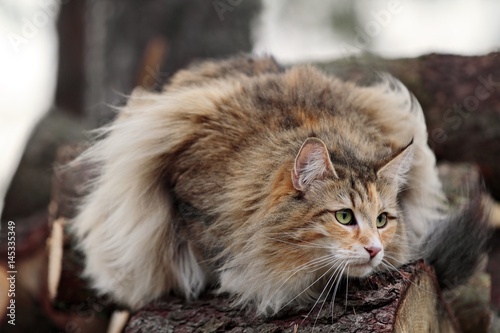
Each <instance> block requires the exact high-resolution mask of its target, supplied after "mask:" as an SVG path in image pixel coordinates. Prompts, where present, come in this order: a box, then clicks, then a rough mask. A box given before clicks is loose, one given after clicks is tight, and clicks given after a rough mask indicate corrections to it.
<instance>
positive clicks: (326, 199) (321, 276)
mask: <svg viewBox="0 0 500 333" xmlns="http://www.w3.org/2000/svg"><path fill="white" fill-rule="evenodd" d="M101 131H102V133H101V135H100V139H98V140H97V141H96V142H94V143H93V146H92V147H91V148H90V149H88V150H87V151H86V152H85V153H83V154H82V155H81V156H80V157H79V161H84V162H85V163H88V165H93V166H94V171H93V173H95V174H96V176H95V177H94V178H93V179H92V180H91V181H90V182H89V184H88V186H89V187H88V188H89V194H88V195H87V196H86V197H85V198H84V200H83V201H82V203H81V206H80V208H79V213H78V215H77V216H76V217H75V218H74V220H73V221H72V224H71V228H72V231H73V232H74V234H75V236H76V238H77V240H78V243H79V246H80V248H81V250H82V251H83V253H84V254H85V256H86V263H85V270H84V275H85V276H86V277H88V278H89V279H90V280H91V281H92V285H93V287H95V288H96V289H97V290H98V291H99V292H101V293H107V294H109V295H111V296H112V298H113V299H115V300H116V301H117V302H119V303H121V304H124V305H126V306H128V307H129V308H131V309H134V310H135V309H138V308H140V307H141V306H144V305H145V304H146V303H148V302H149V301H151V300H154V299H155V298H157V297H159V296H161V295H162V294H165V293H168V292H176V293H178V294H180V295H183V296H184V297H185V298H187V299H193V298H195V297H197V296H198V295H199V293H200V292H201V291H203V290H204V289H205V288H206V287H207V286H217V288H218V289H217V290H218V291H220V292H227V293H229V294H231V295H233V297H234V299H235V304H237V305H239V306H247V305H251V306H254V307H255V308H256V309H257V311H258V312H259V313H261V314H265V315H268V314H275V313H277V312H279V311H280V310H281V309H282V308H283V307H285V306H287V305H289V304H295V305H297V306H300V305H303V304H308V303H310V302H312V301H314V300H315V299H316V298H317V297H319V295H320V294H321V293H322V292H324V290H325V288H326V286H328V285H329V284H330V283H331V281H333V282H335V281H338V279H340V278H341V277H357V278H359V277H364V276H367V275H370V274H372V273H376V272H379V271H383V270H390V269H394V268H395V267H398V266H401V265H402V264H405V263H408V262H410V261H412V260H415V259H418V258H421V257H423V258H424V259H425V260H426V261H427V262H428V263H429V264H431V265H433V266H434V268H435V270H436V272H437V275H438V278H439V281H440V283H441V285H442V286H443V287H445V288H446V287H448V288H451V287H453V286H456V285H458V284H460V283H462V282H463V281H465V280H466V279H467V278H468V277H469V276H470V275H471V274H472V273H473V272H474V270H475V269H476V266H477V264H478V262H479V257H480V254H481V253H482V251H483V250H484V248H485V243H486V237H487V232H486V229H487V218H486V216H487V213H486V208H485V205H484V204H483V203H482V201H481V200H480V199H477V198H478V197H479V195H476V196H475V197H476V199H472V200H471V203H470V204H469V205H468V206H466V207H464V208H463V210H462V211H460V212H458V213H456V214H450V213H448V212H446V201H445V197H444V195H443V192H442V189H441V185H440V181H439V179H438V175H437V171H436V167H435V163H436V160H435V156H434V155H433V153H432V151H431V150H430V148H429V147H428V145H427V131H426V125H425V120H424V116H423V112H422V110H421V107H420V105H419V104H418V102H417V100H416V99H415V97H414V96H413V95H412V94H411V93H410V92H409V91H408V90H407V89H406V88H405V87H404V86H403V84H402V83H400V82H399V81H397V80H396V79H394V78H392V77H391V76H389V75H385V74H384V75H380V79H379V80H378V81H377V82H376V83H374V84H372V85H370V86H360V85H356V84H354V83H352V82H347V81H343V80H341V79H339V78H336V77H335V76H332V75H328V74H326V73H323V72H322V71H321V70H319V69H317V68H315V67H312V66H308V65H297V66H290V67H284V66H281V65H279V64H278V63H277V62H276V61H275V60H274V59H273V58H272V57H254V56H238V57H235V58H231V59H227V60H217V61H205V62H202V63H199V64H196V65H193V66H191V67H189V68H188V69H185V70H181V71H179V72H178V73H177V74H176V75H174V77H173V78H172V79H171V82H170V83H169V84H168V85H167V86H166V87H165V89H164V91H162V92H161V93H153V92H146V91H143V90H140V89H137V90H136V91H134V92H133V94H132V96H131V97H130V100H129V102H128V104H127V106H125V107H124V108H123V110H121V112H120V113H119V115H118V117H117V119H116V120H115V121H114V122H113V123H112V124H110V125H109V126H107V127H105V128H103V129H102V130H101ZM332 279H333V280H332Z"/></svg>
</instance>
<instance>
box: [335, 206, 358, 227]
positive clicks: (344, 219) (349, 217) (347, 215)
mask: <svg viewBox="0 0 500 333" xmlns="http://www.w3.org/2000/svg"><path fill="white" fill-rule="evenodd" d="M335 218H336V219H337V221H339V223H340V224H344V225H351V224H356V221H355V220H354V213H353V212H352V210H350V209H342V210H338V211H336V212H335Z"/></svg>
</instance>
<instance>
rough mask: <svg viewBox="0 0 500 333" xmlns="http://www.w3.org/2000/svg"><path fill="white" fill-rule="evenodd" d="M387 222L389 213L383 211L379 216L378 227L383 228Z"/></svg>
mask: <svg viewBox="0 0 500 333" xmlns="http://www.w3.org/2000/svg"><path fill="white" fill-rule="evenodd" d="M386 224H387V213H382V214H380V215H379V216H377V222H376V225H377V228H383V227H385V225H386Z"/></svg>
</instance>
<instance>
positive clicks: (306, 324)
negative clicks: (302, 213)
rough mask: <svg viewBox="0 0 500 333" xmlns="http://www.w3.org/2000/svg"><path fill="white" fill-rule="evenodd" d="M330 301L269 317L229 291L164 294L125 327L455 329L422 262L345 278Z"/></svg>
mask: <svg viewBox="0 0 500 333" xmlns="http://www.w3.org/2000/svg"><path fill="white" fill-rule="evenodd" d="M337 296H338V297H337V298H336V299H335V302H334V303H332V302H331V301H330V300H329V298H330V297H331V296H330V297H328V299H327V300H326V301H320V302H318V303H317V304H316V305H315V306H313V305H311V308H310V309H305V310H300V311H297V310H294V309H288V310H284V311H283V313H281V314H279V315H278V316H276V317H272V318H263V317H261V316H256V315H255V314H254V313H253V312H252V310H241V309H238V308H234V307H231V299H230V298H228V297H214V296H213V295H210V294H206V295H204V296H203V297H201V298H200V299H199V300H196V301H193V302H186V301H183V300H180V299H177V298H173V297H170V298H166V299H163V300H161V301H156V302H153V303H152V304H151V305H149V306H146V307H145V308H144V309H142V310H140V311H138V312H137V313H136V314H135V315H133V316H132V318H131V319H130V321H129V324H128V325H127V327H126V329H125V332H126V333H142V332H234V333H236V332H300V333H302V332H304V333H305V332H313V331H314V332H417V333H418V332H458V331H459V329H458V327H457V326H456V322H455V319H454V317H453V315H451V313H450V312H449V309H448V307H447V305H446V303H445V302H444V301H443V300H442V299H441V297H440V291H439V288H438V287H437V283H436V278H435V275H434V272H433V271H432V269H431V268H429V267H428V266H427V265H425V264H424V263H423V262H421V261H420V262H417V263H413V264H410V265H406V266H404V267H402V268H400V269H399V270H398V271H393V272H386V273H383V274H379V275H374V276H371V277H369V278H367V279H363V280H357V281H350V282H349V285H348V288H347V289H345V288H344V289H343V290H339V292H338V293H337Z"/></svg>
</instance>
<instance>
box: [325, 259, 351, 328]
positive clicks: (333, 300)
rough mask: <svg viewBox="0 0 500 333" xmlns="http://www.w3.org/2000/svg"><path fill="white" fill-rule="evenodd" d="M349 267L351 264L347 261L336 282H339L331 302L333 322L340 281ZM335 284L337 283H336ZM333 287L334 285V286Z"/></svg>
mask: <svg viewBox="0 0 500 333" xmlns="http://www.w3.org/2000/svg"><path fill="white" fill-rule="evenodd" d="M348 266H349V263H348V261H346V262H345V263H344V266H343V268H342V271H341V272H340V274H339V275H338V276H337V278H336V280H337V283H336V284H335V289H334V291H333V295H332V302H331V308H332V320H333V311H334V310H335V297H336V296H337V290H338V287H339V284H340V280H341V279H342V275H343V274H344V271H345V269H346V268H347V267H348ZM334 282H335V281H334ZM332 286H333V284H332ZM328 293H330V291H328Z"/></svg>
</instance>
